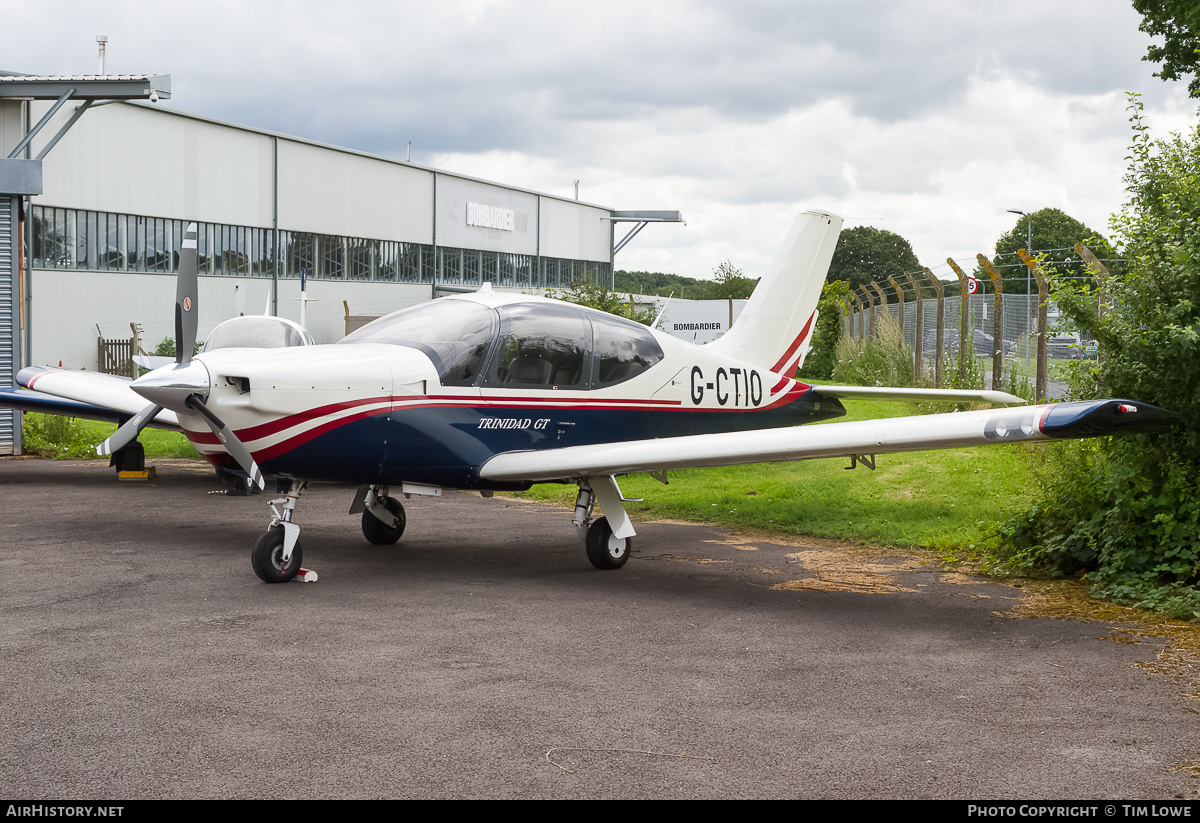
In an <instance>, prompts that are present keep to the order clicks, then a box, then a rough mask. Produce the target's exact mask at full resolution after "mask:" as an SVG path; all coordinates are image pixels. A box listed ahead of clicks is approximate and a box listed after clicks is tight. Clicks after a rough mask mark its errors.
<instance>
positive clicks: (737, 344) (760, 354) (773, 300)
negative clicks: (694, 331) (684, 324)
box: [707, 212, 842, 375]
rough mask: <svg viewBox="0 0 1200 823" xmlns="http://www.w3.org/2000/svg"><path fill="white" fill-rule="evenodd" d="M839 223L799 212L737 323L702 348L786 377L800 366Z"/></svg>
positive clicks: (813, 326)
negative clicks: (723, 334) (722, 335)
mask: <svg viewBox="0 0 1200 823" xmlns="http://www.w3.org/2000/svg"><path fill="white" fill-rule="evenodd" d="M841 231H842V218H840V217H837V216H836V215H832V214H823V213H820V212H804V213H803V214H801V215H800V216H799V217H797V218H796V220H795V222H793V223H792V228H791V231H789V232H788V235H787V239H785V240H784V241H783V245H782V246H781V247H780V249H779V252H778V253H777V254H776V255H775V259H774V260H772V261H771V265H770V266H768V267H767V273H766V274H764V275H763V277H762V279H761V280H759V281H758V285H757V286H756V287H755V288H754V293H753V294H752V295H750V302H749V303H747V304H746V308H745V309H743V310H742V313H741V315H740V316H739V317H738V319H737V322H736V323H734V324H733V327H732V328H731V329H730V330H729V331H728V332H727V333H726V334H725V336H724V337H722V338H721V339H719V340H715V341H713V342H712V343H709V344H708V346H707V348H710V349H712V350H714V351H719V352H720V353H721V354H725V355H728V356H730V357H735V358H737V359H739V360H744V361H746V362H748V363H755V364H758V365H761V366H763V367H766V368H769V369H771V371H773V372H776V373H780V374H787V375H791V374H794V373H795V371H796V369H797V368H799V367H800V364H801V363H803V362H804V355H805V354H806V353H807V351H808V346H809V341H810V340H811V338H812V335H813V332H814V331H815V330H816V325H817V301H818V300H820V298H821V288H822V287H823V286H824V285H825V275H826V273H827V272H828V271H829V262H830V261H831V260H832V259H833V250H834V248H835V247H836V246H837V240H838V235H839V234H840V233H841Z"/></svg>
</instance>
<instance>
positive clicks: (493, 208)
mask: <svg viewBox="0 0 1200 823" xmlns="http://www.w3.org/2000/svg"><path fill="white" fill-rule="evenodd" d="M118 81H120V82H118ZM121 82H124V83H126V84H127V85H128V87H129V89H132V91H122V89H124V88H125V87H124V86H121ZM169 96H170V78H169V77H168V76H121V77H112V76H87V77H33V76H28V75H19V74H11V73H0V158H5V157H7V158H8V159H7V160H0V384H2V385H5V386H12V385H13V382H12V379H13V377H14V376H15V374H16V371H17V370H18V369H19V368H20V367H21V366H24V365H47V364H49V365H58V364H59V363H60V362H61V364H62V365H63V366H65V367H68V368H82V369H93V370H94V369H97V368H98V366H99V363H98V358H99V356H100V355H99V351H100V349H99V345H98V341H99V339H101V338H104V339H112V338H130V337H131V335H136V336H137V337H138V339H139V340H140V345H141V346H142V347H144V348H145V349H146V350H147V351H150V350H152V349H153V348H154V347H155V346H156V345H157V344H158V343H159V342H160V341H161V340H163V339H165V338H169V337H173V329H174V326H173V323H174V321H173V305H174V300H175V296H174V295H175V292H174V289H175V284H174V276H173V272H174V270H175V267H176V262H177V260H178V252H179V246H180V242H181V240H182V235H183V231H184V229H185V227H186V225H187V223H188V222H192V221H194V222H196V223H198V224H199V253H200V275H201V276H200V291H199V295H198V298H199V308H200V318H199V326H200V327H199V335H200V337H201V339H203V337H204V336H205V335H207V333H208V332H209V331H211V329H212V328H213V326H215V325H216V324H217V323H219V322H220V321H222V320H224V319H227V318H229V317H232V316H235V315H237V314H239V313H241V314H259V313H262V312H263V311H264V310H266V309H268V308H269V310H270V311H271V312H272V313H274V314H278V315H280V316H283V317H288V318H291V319H293V320H298V319H299V318H300V305H299V300H298V298H299V295H300V279H301V275H302V274H304V275H306V282H307V294H308V296H309V297H310V298H312V299H314V300H315V301H316V302H314V303H309V304H306V315H307V316H306V321H307V325H308V327H309V330H310V331H311V332H312V333H313V335H314V337H315V338H316V339H317V342H320V343H328V342H334V341H336V340H337V339H339V338H340V337H342V335H343V334H344V333H345V322H346V321H345V318H346V315H347V314H351V313H353V314H382V313H385V312H388V311H393V310H395V309H398V308H403V307H404V306H408V305H411V304H413V303H416V302H420V301H422V300H428V299H430V298H431V297H436V296H438V295H439V294H441V293H446V292H450V291H469V290H474V289H476V288H478V287H479V285H480V284H482V283H484V282H490V283H492V284H494V285H495V286H496V287H502V288H513V289H520V290H529V291H531V292H535V293H540V292H541V291H542V290H543V289H545V288H555V287H565V286H569V285H571V284H573V283H576V282H579V281H584V280H592V281H594V282H602V283H608V282H609V281H610V278H611V276H612V271H613V265H612V263H613V254H614V251H613V250H614V244H613V239H614V222H620V221H630V222H636V223H639V226H638V228H640V227H641V225H644V222H645V221H646V220H650V221H654V222H659V221H663V220H669V221H675V220H678V219H679V217H678V213H676V212H667V213H663V212H646V213H639V212H618V211H614V210H612V209H610V208H606V207H604V206H598V205H594V204H590V203H583V202H579V201H577V200H573V199H570V198H568V197H560V196H556V195H551V194H544V193H539V192H534V191H529V190H527V189H522V188H518V187H513V186H506V185H502V184H498V183H493V182H488V181H484V180H479V179H475V178H472V177H467V176H464V175H460V174H454V173H452V172H447V171H441V170H438V169H433V168H428V167H424V166H419V165H416V164H413V163H409V162H403V161H397V160H393V159H389V158H386V157H379V156H374V155H370V154H366V153H363V152H359V151H354V150H351V149H345V148H339V147H336V146H330V145H324V144H320V143H316V142H313V141H311V140H304V139H301V138H297V137H289V136H286V135H281V134H275V133H272V132H268V131H264V130H262V129H256V128H251V127H247V126H239V125H234V124H230V123H224V122H220V121H217V120H213V119H210V118H205V117H198V116H195V115H190V114H185V113H182V112H179V111H174V110H171V109H168V108H165V107H164V106H163V105H162V104H161V103H151V102H144V101H145V100H146V99H150V100H155V101H157V100H159V99H162V98H166V97H169ZM97 100H103V101H104V102H100V103H97V104H94V105H93V102H94V101H97ZM78 101H83V102H82V103H80V102H78ZM110 101H111V102H110ZM139 101H142V102H139ZM85 109H86V112H85V111H84V110H85ZM48 113H49V117H48V118H47V114H48ZM80 114H82V116H79V115H80ZM43 118H46V119H45V122H44V123H42V122H41V121H42V120H43ZM72 118H77V121H72ZM68 121H71V122H70V123H68ZM39 126H41V128H40V130H38V127H39ZM64 126H68V128H67V130H66V131H65V132H63V133H62V134H61V135H60V134H59V132H60V129H62V128H63V127H64ZM31 131H36V136H35V137H33V139H32V140H30V141H29V142H28V144H26V145H22V143H23V142H24V141H25V138H26V136H27V135H28V134H29V133H30V132H31ZM59 137H61V139H59V140H58V142H57V143H54V142H53V141H54V140H55V139H57V138H59ZM48 147H49V148H50V150H49V151H46V149H47V148H48ZM38 157H44V159H42V160H41V161H40V163H37V165H38V166H40V170H38V171H37V174H39V175H40V179H39V180H36V181H33V180H31V177H32V176H36V175H34V174H33V170H32V169H31V168H30V164H33V163H35V162H36V158H38ZM22 164H24V165H22ZM634 233H636V230H635V231H633V232H630V235H632V234H634ZM626 239H629V238H628V237H627V238H626ZM131 324H132V326H133V328H132V329H131ZM0 415H2V417H0V454H11V453H14V451H16V452H19V449H20V440H19V438H20V432H19V418H18V417H17V413H15V412H14V413H9V412H7V411H5V412H2V413H0Z"/></svg>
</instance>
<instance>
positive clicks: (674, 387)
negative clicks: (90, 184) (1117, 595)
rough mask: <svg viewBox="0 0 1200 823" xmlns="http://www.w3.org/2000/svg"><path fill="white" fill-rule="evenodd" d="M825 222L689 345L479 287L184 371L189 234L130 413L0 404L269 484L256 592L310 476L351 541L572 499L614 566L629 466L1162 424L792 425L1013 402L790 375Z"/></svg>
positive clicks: (589, 535)
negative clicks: (165, 433) (467, 507)
mask: <svg viewBox="0 0 1200 823" xmlns="http://www.w3.org/2000/svg"><path fill="white" fill-rule="evenodd" d="M841 222H842V221H841V219H840V218H838V217H835V216H834V215H831V214H825V213H816V212H806V213H804V214H802V215H800V217H798V218H797V219H796V221H795V223H794V224H793V226H792V228H791V231H790V232H789V234H788V236H787V238H786V240H785V241H784V244H783V246H782V248H781V250H780V251H779V253H778V254H777V255H776V257H775V259H774V261H773V262H772V263H771V265H770V267H769V268H768V270H767V272H766V274H765V275H764V276H763V278H762V279H761V280H760V282H759V284H758V287H757V288H756V289H755V291H754V294H753V295H752V297H751V298H750V301H749V303H748V304H747V306H746V308H745V310H744V311H743V313H742V315H741V316H740V317H739V319H738V321H737V322H736V323H735V324H734V325H733V327H732V328H731V329H730V330H729V332H728V333H727V334H726V335H725V336H724V337H722V338H720V339H719V340H717V341H715V342H712V343H709V344H707V345H704V346H695V345H691V344H688V343H686V342H683V341H680V340H677V339H675V338H673V337H671V336H669V335H667V334H665V333H662V332H658V331H656V330H654V329H650V328H647V327H645V326H642V325H639V324H637V323H633V322H630V321H627V320H624V319H621V318H618V317H614V316H612V315H609V314H605V313H603V312H599V311H594V310H592V309H588V308H583V307H580V306H576V305H573V304H569V303H564V302H561V301H557V300H551V299H547V298H540V297H530V296H526V295H517V294H501V293H499V292H494V291H491V290H490V288H489V287H487V286H485V287H484V288H483V289H481V290H480V291H478V292H476V293H474V294H466V295H457V296H454V297H447V298H443V299H440V300H434V301H431V302H427V303H423V304H420V305H417V306H413V307H410V308H407V309H403V310H401V311H398V312H395V313H393V314H390V315H387V316H386V317H382V318H379V319H378V320H375V321H374V322H372V323H370V324H368V325H366V326H364V327H363V328H361V329H359V330H358V331H356V332H354V333H353V334H350V335H349V336H347V337H346V338H344V339H343V340H342V341H340V342H339V343H337V344H334V345H320V346H310V345H300V346H282V347H277V348H248V347H243V346H232V347H224V348H217V349H216V350H205V351H204V352H202V353H201V354H199V355H196V356H195V357H192V356H190V354H189V353H190V352H191V351H192V349H193V344H194V341H195V337H196V322H195V293H196V241H195V231H194V227H189V231H188V233H187V235H186V238H185V240H184V243H183V249H182V253H181V257H180V267H179V268H180V273H179V283H178V291H177V298H176V311H175V313H176V350H177V351H178V352H180V354H179V355H178V362H176V363H174V364H172V365H169V366H164V367H162V368H159V369H156V370H154V371H152V372H150V373H149V374H146V375H144V376H143V377H141V378H139V379H137V380H135V381H133V382H132V383H128V384H126V385H127V390H128V391H129V392H131V393H136V395H137V396H139V397H140V398H143V400H142V401H141V402H142V404H145V403H146V402H147V401H148V402H149V405H146V406H145V407H144V408H140V409H137V410H132V409H125V410H122V411H119V412H118V411H114V410H112V409H113V407H112V404H105V403H103V402H101V401H100V400H98V399H97V398H96V397H95V396H93V395H89V394H87V393H86V392H85V391H84V388H86V385H87V381H88V380H89V379H92V378H94V377H95V376H93V375H87V374H85V373H81V372H60V371H57V370H55V371H52V372H38V373H37V374H38V375H40V376H36V375H34V376H33V379H22V382H23V384H24V385H25V386H26V391H24V392H8V393H5V394H0V404H4V405H17V403H16V402H14V401H13V400H12V399H11V398H12V397H13V396H14V395H24V396H25V400H24V401H23V402H24V403H25V404H26V405H24V406H19V407H21V408H32V407H33V406H34V405H36V404H34V403H32V401H31V400H30V399H29V396H30V395H36V394H40V393H43V392H45V391H49V390H50V389H51V387H52V388H53V391H52V392H51V393H52V394H56V395H58V396H59V398H70V399H72V400H75V401H80V402H82V403H83V404H89V405H91V406H93V407H95V406H101V407H103V406H106V405H107V406H108V408H109V409H110V415H109V416H110V417H115V418H116V419H119V420H122V421H124V422H123V425H122V426H121V427H120V428H119V429H118V430H117V432H116V433H115V434H113V436H112V437H110V438H109V439H108V440H107V441H105V443H104V444H102V445H101V446H100V452H101V453H102V454H107V453H111V452H115V451H117V450H119V449H121V448H123V447H125V446H126V445H127V444H130V443H131V442H133V441H134V440H135V439H136V437H137V434H138V432H140V431H141V429H142V428H143V427H145V426H147V425H163V424H164V420H166V421H167V422H169V423H173V424H174V425H175V426H178V428H180V429H181V430H182V431H183V432H184V433H185V434H186V435H187V437H188V438H189V439H190V440H191V442H192V443H193V444H194V445H195V446H196V448H197V450H199V451H200V453H201V454H203V455H204V456H205V457H206V458H207V459H208V460H209V461H211V462H212V463H213V464H215V465H217V466H218V467H222V468H226V469H234V470H237V469H239V468H240V470H241V471H243V472H245V474H246V475H247V476H248V478H249V479H250V481H251V482H252V483H253V484H255V485H257V486H258V487H259V488H262V487H263V485H264V479H263V475H264V473H269V474H272V475H274V476H275V478H276V482H277V488H278V494H280V495H281V496H280V497H278V498H277V499H275V500H272V501H271V504H270V505H271V509H272V512H273V517H272V519H271V522H270V525H269V527H268V529H267V531H266V533H265V534H264V535H263V536H262V537H261V538H259V540H258V542H257V544H256V545H255V547H254V549H253V551H252V553H251V560H252V565H253V568H254V571H255V572H256V573H257V575H258V576H259V577H260V578H261V579H262V580H264V581H266V582H269V583H278V582H284V581H286V580H290V579H292V578H293V577H294V576H295V575H296V573H297V572H298V571H299V569H300V566H301V561H302V551H301V546H300V541H299V534H300V526H299V524H298V523H297V522H296V521H295V519H294V517H295V514H296V511H297V502H298V501H299V499H300V497H301V495H302V493H303V491H304V489H305V488H306V487H307V486H308V484H309V483H311V482H321V481H327V482H336V483H350V484H354V485H357V486H358V493H357V494H356V496H355V497H354V501H353V503H352V504H351V506H350V513H351V514H357V513H361V515H362V531H363V534H364V535H365V537H366V538H367V540H369V541H370V542H372V543H376V544H391V543H395V542H396V541H398V540H399V539H400V537H401V535H402V534H403V533H404V528H405V522H406V519H405V512H404V508H403V506H402V505H401V503H400V500H399V495H398V494H395V492H400V493H403V494H405V495H411V494H430V495H438V494H441V492H442V490H443V489H463V490H473V491H479V492H481V493H483V494H484V495H490V494H491V493H493V492H496V491H514V490H522V489H526V488H528V487H529V486H530V485H531V484H533V483H542V482H560V483H570V484H575V485H577V486H578V488H579V491H578V495H577V498H576V506H575V514H574V518H573V523H574V526H575V528H576V530H577V532H578V534H579V536H580V537H581V538H582V539H583V542H584V544H585V546H586V550H587V556H588V559H589V560H590V561H591V563H592V564H593V565H594V566H596V567H597V568H600V569H616V568H620V567H621V566H622V565H624V564H625V561H626V560H627V559H628V557H629V552H630V546H631V540H632V538H633V536H634V534H635V529H634V526H633V523H632V522H631V520H630V518H629V516H628V515H627V514H626V512H625V507H624V505H623V504H624V502H625V498H624V497H623V496H622V494H621V491H620V488H619V487H618V485H617V478H618V477H621V476H623V475H628V474H634V473H641V472H645V473H650V474H652V475H654V476H655V477H657V478H659V479H661V480H663V481H664V482H665V479H666V472H667V471H669V470H672V469H682V468H691V467H705V466H724V465H733V464H739V463H756V462H767V461H782V460H808V459H813V458H821V457H837V456H850V457H851V458H852V459H857V458H866V456H868V455H876V454H883V453H891V452H904V451H918V450H924V449H942V448H956V447H960V446H968V445H985V444H999V443H1010V442H1016V441H1035V440H1047V439H1052V438H1078V437H1090V436H1097V435H1104V434H1114V433H1120V432H1125V431H1136V430H1144V429H1147V428H1155V427H1159V426H1162V425H1166V424H1169V423H1170V421H1171V420H1172V418H1173V417H1174V416H1173V415H1172V413H1170V412H1166V411H1164V410H1162V409H1157V408H1155V407H1153V406H1147V405H1144V404H1141V403H1134V402H1132V401H1128V400H1098V401H1087V402H1075V403H1057V404H1048V405H1033V406H1029V405H1026V406H1020V407H1017V408H1000V409H994V410H984V411H970V412H957V413H950V414H935V415H924V416H917V417H900V418H893V419H888V420H870V421H861V422H843V423H830V424H827V425H822V426H811V427H802V426H800V424H803V423H812V422H816V421H821V420H827V419H830V418H835V417H840V416H842V415H844V414H845V409H844V407H843V406H842V403H841V400H842V399H846V398H855V397H872V398H876V399H880V398H892V399H912V398H918V399H939V400H951V401H956V400H970V401H986V402H991V403H1001V404H1013V403H1023V402H1024V401H1023V400H1021V399H1020V398H1018V397H1014V396H1012V395H1008V394H1005V393H1003V392H965V391H953V390H934V389H924V390H922V389H888V388H863V387H852V386H809V385H806V384H804V383H802V382H799V381H797V380H795V379H794V375H795V374H796V371H797V369H798V367H799V366H800V364H801V363H802V362H803V360H804V356H805V354H806V352H807V351H808V348H809V344H810V339H811V337H812V334H813V331H814V329H815V325H816V316H817V313H816V306H817V300H818V298H819V297H820V293H821V287H822V285H823V284H824V282H825V275H826V272H827V270H828V267H829V262H830V259H831V258H832V256H833V251H834V247H835V245H836V243H837V238H838V234H839V232H840V230H841ZM22 374H25V372H23V373H22ZM72 381H75V382H77V383H78V386H79V388H78V389H72V388H71V385H70V384H71V383H72ZM51 384H53V386H51ZM30 390H32V391H30ZM37 410H43V411H44V410H52V409H49V408H39V409H37ZM60 413H70V412H69V411H62V412H60ZM167 413H170V414H172V415H173V420H172V419H168V418H164V417H163V415H165V414H167ZM80 416H95V415H94V414H93V415H80ZM870 459H871V460H873V458H870ZM597 504H598V505H599V506H600V508H601V509H602V511H603V515H604V516H602V517H597V516H595V515H596V512H595V506H596V505H597Z"/></svg>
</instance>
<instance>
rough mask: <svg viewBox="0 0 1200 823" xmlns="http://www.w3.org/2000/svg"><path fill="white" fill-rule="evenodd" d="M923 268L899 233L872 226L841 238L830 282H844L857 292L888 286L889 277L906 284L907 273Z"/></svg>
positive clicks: (854, 230)
mask: <svg viewBox="0 0 1200 823" xmlns="http://www.w3.org/2000/svg"><path fill="white" fill-rule="evenodd" d="M920 268H921V264H920V262H918V260H917V256H916V255H915V254H913V250H912V246H910V245H909V244H908V241H907V240H905V239H904V238H903V237H901V236H900V235H898V234H893V233H892V232H890V231H884V230H883V229H874V228H871V227H870V226H856V227H854V228H852V229H846V230H845V231H843V232H842V234H841V236H840V237H839V238H838V244H837V248H836V249H834V252H833V261H832V262H831V263H830V264H829V274H828V275H826V277H825V279H826V280H827V281H828V282H833V281H834V280H844V281H846V283H847V284H849V286H850V288H851V289H852V290H853V291H858V289H859V287H860V286H867V285H870V284H871V283H882V284H885V285H886V284H887V279H888V278H889V277H893V278H895V280H896V282H897V283H900V284H902V285H905V288H907V285H906V284H907V282H908V281H907V280H905V279H904V273H905V272H906V271H917V270H919V269H920Z"/></svg>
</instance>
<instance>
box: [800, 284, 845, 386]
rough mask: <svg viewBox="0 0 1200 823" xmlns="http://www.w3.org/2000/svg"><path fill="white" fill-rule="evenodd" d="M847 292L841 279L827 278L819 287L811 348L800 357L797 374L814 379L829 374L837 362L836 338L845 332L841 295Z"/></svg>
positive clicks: (830, 375) (826, 378)
mask: <svg viewBox="0 0 1200 823" xmlns="http://www.w3.org/2000/svg"><path fill="white" fill-rule="evenodd" d="M848 294H850V287H849V286H847V285H846V282H845V281H844V280H831V281H830V282H828V283H826V284H825V285H824V287H822V289H821V299H820V301H819V302H818V303H817V328H816V330H815V331H814V332H813V336H812V351H810V352H809V353H808V354H807V355H806V356H805V358H804V365H803V366H801V367H800V376H801V377H809V378H813V379H816V380H828V379H830V378H831V377H833V366H834V364H835V363H836V362H837V347H838V340H840V339H841V337H842V336H843V335H844V334H845V324H844V323H843V322H842V312H843V311H844V310H845V304H843V303H842V298H843V297H845V296H846V295H848Z"/></svg>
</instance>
